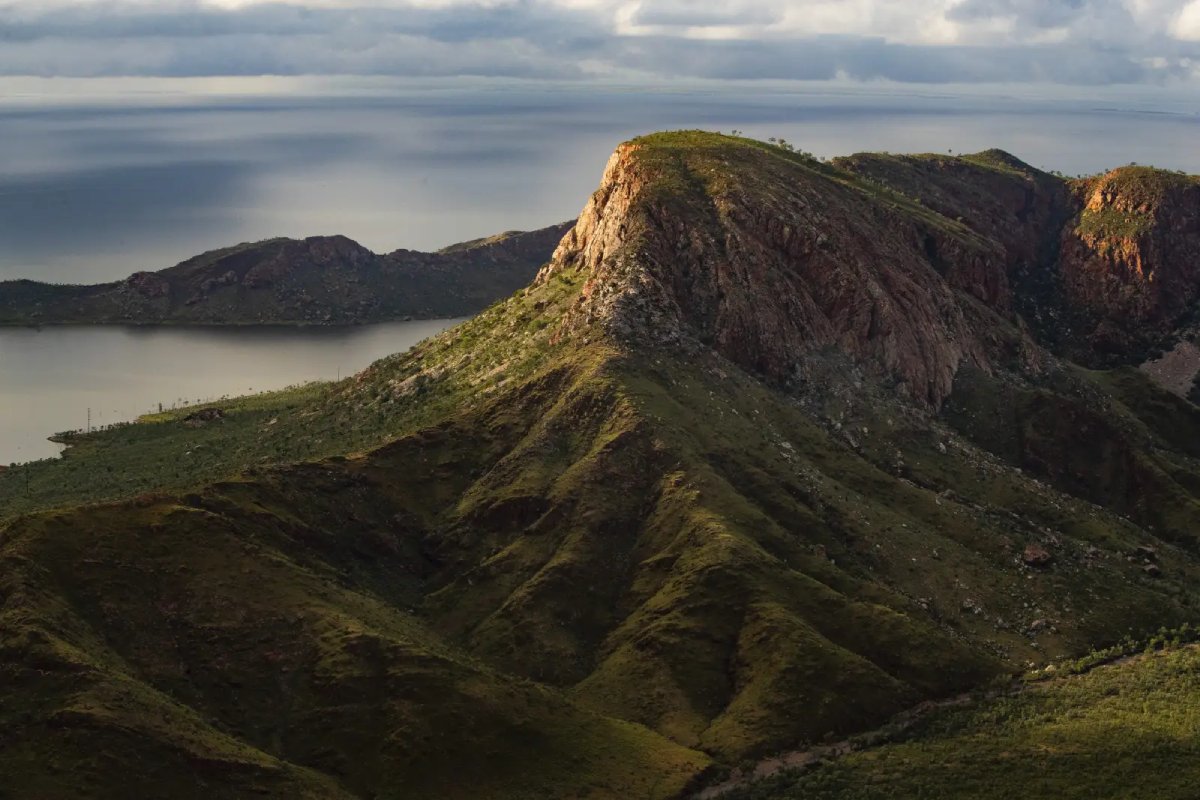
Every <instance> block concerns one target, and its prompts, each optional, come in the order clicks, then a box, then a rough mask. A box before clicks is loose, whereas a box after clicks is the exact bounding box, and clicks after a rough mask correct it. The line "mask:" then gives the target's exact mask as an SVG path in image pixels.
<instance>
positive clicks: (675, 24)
mask: <svg viewBox="0 0 1200 800" xmlns="http://www.w3.org/2000/svg"><path fill="white" fill-rule="evenodd" d="M782 16H783V15H782V14H781V13H780V12H779V10H778V9H774V8H770V7H767V6H764V5H762V4H752V5H743V6H741V7H737V6H730V5H725V6H723V7H721V8H712V7H710V6H705V5H702V4H698V3H687V2H671V3H656V4H654V5H648V4H647V5H642V6H640V7H639V8H638V10H637V12H636V13H635V14H634V15H633V20H632V21H633V22H634V24H636V25H647V26H649V25H653V26H661V27H671V28H685V27H694V28H700V27H714V26H719V25H720V26H725V25H734V26H741V25H769V24H771V23H774V22H778V21H779V20H780V19H782Z"/></svg>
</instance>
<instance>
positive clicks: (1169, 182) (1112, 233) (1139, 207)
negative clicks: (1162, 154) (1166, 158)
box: [1076, 166, 1200, 239]
mask: <svg viewBox="0 0 1200 800" xmlns="http://www.w3.org/2000/svg"><path fill="white" fill-rule="evenodd" d="M1078 185H1079V187H1080V189H1081V190H1082V191H1084V192H1087V193H1089V194H1090V193H1093V192H1099V193H1102V194H1105V195H1108V196H1110V197H1118V198H1120V199H1119V202H1115V203H1105V204H1104V205H1102V206H1100V207H1099V208H1091V207H1088V208H1085V209H1084V210H1083V211H1082V213H1081V214H1080V215H1079V224H1078V226H1077V227H1076V232H1077V233H1078V234H1079V235H1081V236H1090V237H1095V238H1114V239H1135V238H1137V237H1138V236H1141V235H1142V234H1145V233H1147V232H1149V231H1150V230H1152V229H1153V228H1154V220H1155V214H1156V213H1157V212H1158V209H1159V208H1160V207H1161V206H1162V204H1163V203H1164V202H1165V200H1166V198H1167V197H1168V196H1170V194H1171V193H1172V192H1178V191H1180V190H1183V189H1187V188H1189V187H1198V186H1200V177H1197V176H1194V175H1182V174H1179V173H1176V172H1170V171H1168V170H1163V169H1154V168H1152V167H1138V166H1129V167H1122V168H1120V169H1117V170H1113V171H1112V172H1109V173H1107V174H1104V175H1100V176H1097V177H1094V178H1088V179H1084V180H1082V181H1079V182H1078Z"/></svg>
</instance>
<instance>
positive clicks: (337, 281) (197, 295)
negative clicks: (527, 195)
mask: <svg viewBox="0 0 1200 800" xmlns="http://www.w3.org/2000/svg"><path fill="white" fill-rule="evenodd" d="M570 227H571V225H570V223H564V224H562V225H555V226H552V227H549V228H545V229H542V230H539V231H533V232H530V233H524V232H518V231H512V232H509V233H504V234H500V235H498V236H492V237H489V238H487V239H476V240H474V241H470V242H464V243H462V244H458V245H452V246H450V247H447V248H445V249H444V250H439V251H438V252H436V253H420V252H416V251H412V250H397V251H395V252H393V253H388V254H386V255H376V254H375V253H372V252H371V251H370V250H368V249H366V248H365V247H363V246H362V245H360V244H358V243H356V242H354V241H351V240H350V239H347V238H346V237H344V236H318V237H312V238H308V239H304V240H299V241H297V240H295V239H270V240H267V241H263V242H255V243H250V244H240V245H237V246H235V247H228V248H225V249H223V250H214V251H212V252H209V253H205V254H203V255H199V256H196V257H195V258H192V259H189V260H187V261H184V262H183V263H182V264H179V265H177V266H174V267H171V268H169V269H164V270H161V271H159V272H136V273H134V274H133V275H130V276H129V277H128V278H126V279H125V280H123V281H119V282H116V283H104V284H99V285H94V286H62V285H54V284H46V283H37V282H35V281H27V280H21V281H6V282H0V325H41V324H64V323H84V324H109V323H128V324H192V325H263V324H271V325H323V324H325V325H346V324H358V323H366V322H383V321H388V320H397V319H408V318H418V319H429V318H437V317H459V316H467V315H470V314H474V313H475V312H477V311H479V310H480V309H482V308H484V307H485V306H487V305H488V304H490V303H492V302H494V301H496V300H497V299H499V298H501V297H505V296H507V295H509V294H511V293H512V292H514V291H516V290H517V289H519V288H521V287H523V286H525V285H526V284H527V283H528V282H529V280H530V279H531V278H532V277H533V275H534V274H535V273H536V272H537V270H538V268H539V267H541V266H542V265H543V264H544V263H545V262H546V260H547V259H548V258H549V256H550V253H551V252H552V251H553V249H554V246H555V244H556V243H557V242H558V240H559V239H560V238H561V237H562V235H563V234H564V233H565V232H566V231H567V230H568V229H569V228H570Z"/></svg>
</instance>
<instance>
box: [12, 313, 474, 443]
mask: <svg viewBox="0 0 1200 800" xmlns="http://www.w3.org/2000/svg"><path fill="white" fill-rule="evenodd" d="M457 321H458V320H428V321H420V322H393V323H385V324H381V325H367V326H363V327H358V328H322V329H286V328H241V329H236V330H229V329H209V328H124V327H61V328H44V329H42V330H33V329H28V328H0V464H8V463H12V462H21V461H30V460H33V459H38V458H46V457H49V456H53V455H56V454H57V453H58V452H59V450H60V448H59V447H58V446H57V445H54V444H53V443H51V442H48V441H46V438H45V437H46V436H48V435H49V434H51V433H55V432H57V431H63V430H71V429H75V428H82V427H84V426H85V425H86V424H87V419H88V410H89V409H91V420H92V425H94V426H98V425H108V424H110V423H113V422H125V421H128V420H131V419H133V418H135V417H137V416H138V415H139V414H144V413H146V412H148V411H156V410H157V409H158V404H159V403H162V404H163V407H164V408H167V407H170V406H172V405H175V404H180V403H184V402H188V401H195V400H208V399H215V398H218V397H221V396H222V395H239V394H247V393H250V392H258V391H263V390H268V389H280V388H283V387H285V386H289V385H291V384H295V383H302V382H304V381H310V380H317V379H322V378H336V377H337V376H338V375H339V373H340V374H341V375H342V376H346V375H348V374H350V373H352V372H356V371H358V370H360V369H362V368H363V367H366V366H367V365H368V364H370V363H371V362H372V361H374V360H376V359H378V358H381V357H382V356H385V355H388V354H391V353H395V352H398V351H401V350H407V349H408V348H409V347H411V346H412V345H414V344H416V343H417V342H419V341H421V340H422V339H425V338H426V337H429V336H432V335H433V334H435V333H438V332H439V331H442V330H445V329H446V328H447V327H449V326H450V325H452V324H454V323H455V322H457Z"/></svg>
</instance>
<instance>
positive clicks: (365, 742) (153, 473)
mask: <svg viewBox="0 0 1200 800" xmlns="http://www.w3.org/2000/svg"><path fill="white" fill-rule="evenodd" d="M1145 181H1149V182H1151V183H1153V184H1154V185H1157V186H1161V187H1162V193H1161V194H1160V195H1156V197H1158V199H1157V200H1155V201H1153V202H1150V201H1145V202H1142V201H1138V204H1137V205H1136V206H1131V207H1136V208H1138V209H1143V210H1142V211H1138V212H1137V213H1138V214H1141V215H1143V216H1142V217H1139V220H1142V221H1141V222H1139V223H1138V225H1136V226H1132V227H1131V226H1129V225H1117V224H1115V223H1112V224H1109V223H1105V225H1102V226H1099V227H1097V226H1095V225H1094V224H1093V218H1092V216H1091V215H1092V214H1094V213H1096V212H1095V210H1094V209H1092V208H1091V205H1090V203H1091V199H1092V197H1093V195H1094V194H1095V192H1096V191H1100V195H1101V198H1102V200H1101V201H1100V202H1101V203H1102V207H1101V212H1102V213H1104V214H1105V215H1106V216H1105V219H1108V220H1109V221H1110V222H1112V220H1113V219H1115V217H1114V216H1113V215H1112V214H1109V213H1108V212H1107V211H1105V209H1108V208H1110V207H1111V208H1117V209H1124V208H1125V207H1126V205H1125V204H1126V203H1127V198H1128V202H1132V195H1128V194H1127V192H1129V191H1132V190H1131V189H1129V188H1128V187H1132V186H1143V185H1146V184H1145ZM1194 185H1195V179H1191V178H1181V177H1179V176H1173V175H1168V174H1166V173H1157V172H1153V173H1143V172H1142V171H1135V172H1129V171H1128V170H1119V171H1117V172H1116V173H1113V174H1111V175H1109V176H1106V177H1105V178H1102V179H1096V180H1093V181H1084V182H1068V181H1064V180H1060V179H1058V178H1056V177H1054V176H1050V175H1046V174H1044V173H1040V172H1038V171H1036V170H1033V169H1032V168H1030V167H1028V166H1027V165H1024V164H1022V163H1021V162H1019V161H1017V160H1016V159H1014V158H1013V157H1011V156H1008V155H1007V154H1002V153H998V152H990V153H983V154H979V155H977V156H971V157H964V158H948V157H941V156H903V157H900V156H889V155H864V156H855V157H851V158H848V159H845V160H839V161H836V162H834V163H832V164H826V163H821V162H817V161H814V160H812V159H809V158H806V157H804V156H802V155H799V154H796V153H793V152H789V151H787V150H784V149H780V148H778V147H773V146H769V145H766V144H763V143H759V142H754V141H750V140H746V139H739V138H732V137H723V136H718V135H714V134H703V133H698V132H683V133H673V134H658V135H655V136H650V137H644V138H642V139H637V140H634V141H633V142H630V143H627V144H625V145H622V146H621V147H620V148H619V149H618V150H617V152H616V153H615V154H614V156H613V158H612V160H611V161H610V163H609V165H608V168H607V170H606V172H605V175H604V177H603V180H602V183H601V186H600V188H599V189H598V191H597V192H596V193H595V194H594V195H593V197H592V198H591V200H590V202H589V203H588V205H587V207H586V208H585V210H584V212H583V214H582V215H581V216H580V218H579V221H578V222H577V224H576V225H575V226H574V228H573V229H572V230H571V231H570V232H569V233H568V234H567V235H566V236H565V237H564V238H563V239H562V242H561V244H560V245H559V247H558V249H557V251H556V252H555V253H554V255H553V258H552V259H551V260H550V262H549V263H548V264H547V265H546V266H545V268H544V269H542V270H541V271H540V272H539V274H538V275H537V278H536V279H535V280H534V282H533V283H532V284H531V285H530V286H529V287H528V288H527V289H525V290H522V291H519V292H517V293H516V294H514V295H512V296H511V297H510V298H508V299H507V300H505V301H504V302H502V303H499V304H496V305H495V306H493V307H491V308H489V309H487V310H486V311H484V312H483V313H482V314H480V315H479V316H477V317H475V318H474V319H472V320H471V321H469V322H467V323H464V324H463V325H460V326H458V327H457V328H454V329H452V330H450V331H448V332H446V333H445V334H442V335H441V336H439V337H436V338H435V339H432V340H429V341H428V342H425V343H424V344H422V345H420V346H418V347H417V348H416V349H414V350H413V351H411V352H409V353H406V354H400V355H397V356H393V357H391V358H388V359H384V360H382V361H380V362H377V363H376V364H375V365H373V366H372V367H370V368H369V369H367V370H366V371H364V372H363V373H361V374H359V375H357V376H355V377H353V378H350V379H347V380H344V381H341V382H338V383H335V384H327V385H323V386H317V387H309V388H307V389H304V390H297V391H292V392H286V393H281V394H279V395H275V396H266V397H256V398H248V399H245V400H242V401H236V402H233V403H230V404H227V405H226V406H225V407H224V408H222V414H220V415H215V414H210V415H208V416H210V417H212V421H209V422H204V423H203V424H197V423H196V422H195V419H196V417H195V416H194V415H190V416H191V419H190V420H189V419H188V418H187V417H188V416H189V414H187V413H181V414H166V415H162V416H158V417H154V418H149V419H146V420H144V421H142V422H141V423H139V424H138V425H134V426H131V427H129V428H125V429H120V430H117V431H109V432H104V433H99V434H94V435H90V436H79V437H76V438H75V439H74V440H73V445H74V446H73V447H72V448H71V449H69V450H68V451H67V455H66V457H65V458H64V459H62V460H60V461H54V462H38V463H36V464H30V465H23V466H19V467H14V468H12V469H9V470H7V471H5V472H4V473H0V504H2V506H0V507H3V508H5V509H6V516H7V522H6V523H3V527H2V528H0V562H2V563H0V604H2V605H0V674H2V675H3V682H2V683H0V686H3V687H5V688H4V689H0V737H3V738H0V771H2V772H3V774H5V775H6V776H8V781H9V785H10V786H12V787H15V791H16V792H17V793H18V794H22V793H23V794H25V795H35V796H36V795H39V794H40V795H46V796H64V795H67V796H69V795H72V794H79V793H80V792H82V791H83V790H84V789H86V790H87V791H90V792H91V793H93V794H97V795H102V794H105V793H106V792H109V793H111V791H115V788H114V787H121V791H123V792H125V793H132V794H139V795H146V796H159V795H165V794H171V795H178V796H188V795H187V792H189V791H191V792H195V793H199V792H200V791H203V793H204V794H205V796H207V797H240V796H245V795H246V794H248V793H251V792H257V793H260V794H264V795H266V796H277V797H296V796H311V797H332V796H346V797H364V798H365V797H412V796H426V797H448V798H453V797H497V798H526V797H591V798H607V797H612V798H617V797H621V798H628V797H638V798H642V797H644V798H671V797H679V796H686V795H688V794H690V793H694V792H697V791H699V790H700V789H701V788H702V787H704V786H705V785H708V784H711V783H713V782H716V781H719V780H721V778H722V776H724V775H725V774H726V773H727V772H728V770H729V768H730V767H732V766H733V765H736V764H739V763H743V762H746V761H752V760H754V759H757V758H761V757H766V756H769V755H770V754H772V753H776V752H780V751H786V750H793V749H797V748H801V747H804V746H809V745H813V744H816V743H820V742H822V741H827V740H828V741H833V740H836V739H838V738H839V737H841V736H844V735H850V734H853V733H855V732H857V731H862V730H867V729H871V728H874V727H875V726H877V725H879V724H881V723H884V722H886V721H887V720H888V719H889V718H890V717H891V716H892V715H894V714H897V713H899V712H902V711H904V710H906V709H909V708H911V707H913V706H914V705H917V704H920V703H922V702H925V701H929V700H933V699H937V698H944V697H947V696H955V695H958V694H959V693H962V692H969V691H971V690H973V689H978V688H980V687H984V686H989V685H1002V684H1004V683H1005V682H1007V680H1008V679H1009V677H1010V676H1011V675H1013V674H1015V673H1018V672H1020V671H1023V670H1024V669H1026V668H1027V667H1028V666H1029V665H1031V664H1033V665H1043V664H1045V663H1047V662H1049V661H1052V660H1054V659H1057V658H1066V657H1077V656H1080V655H1083V654H1085V653H1087V652H1088V651H1089V650H1090V649H1091V648H1093V647H1099V646H1105V645H1108V644H1111V643H1113V642H1116V641H1118V640H1122V639H1124V638H1125V637H1127V636H1129V635H1133V636H1135V637H1136V636H1141V635H1144V634H1148V633H1150V632H1153V631H1155V630H1158V629H1159V628H1160V627H1161V626H1176V625H1180V624H1182V623H1184V622H1187V621H1189V620H1190V619H1192V618H1193V617H1194V615H1195V609H1196V608H1197V606H1198V604H1200V591H1198V590H1200V541H1198V540H1197V534H1196V532H1197V531H1200V444H1197V443H1198V442H1200V408H1198V407H1197V406H1195V405H1193V404H1192V403H1191V402H1189V401H1188V400H1186V399H1185V398H1183V397H1180V396H1178V395H1177V394H1173V393H1171V392H1169V391H1166V390H1165V389H1163V388H1162V387H1160V386H1159V385H1157V384H1156V383H1155V382H1154V380H1153V379H1152V378H1151V377H1150V376H1148V374H1147V373H1146V372H1143V371H1139V370H1138V369H1136V366H1137V365H1139V364H1140V363H1141V361H1142V360H1143V359H1144V357H1145V355H1146V351H1147V350H1148V349H1153V348H1157V347H1163V348H1166V347H1169V346H1171V345H1173V343H1174V340H1175V339H1177V338H1180V337H1184V336H1186V335H1187V333H1188V326H1189V325H1190V320H1191V316H1190V315H1191V306H1190V305H1189V304H1188V303H1186V302H1185V303H1182V304H1179V303H1177V302H1176V298H1174V297H1173V296H1171V297H1168V296H1166V295H1162V294H1157V293H1156V290H1155V288H1154V287H1153V286H1146V285H1144V284H1145V283H1147V282H1148V283H1153V284H1157V283H1159V282H1162V283H1166V284H1172V285H1174V283H1175V282H1178V283H1179V285H1183V284H1186V282H1187V278H1186V275H1187V274H1188V272H1187V271H1188V270H1191V269H1192V268H1193V267H1194V266H1195V265H1194V264H1192V263H1185V262H1180V261H1177V260H1176V256H1177V255H1182V254H1187V253H1190V252H1191V250H1190V248H1191V247H1192V246H1193V244H1194V241H1195V240H1194V237H1195V235H1196V231H1195V229H1194V227H1192V226H1191V225H1192V223H1191V220H1194V219H1195V217H1194V210H1193V209H1190V207H1188V205H1187V204H1189V203H1192V202H1193V201H1194V198H1195V195H1194V192H1193V189H1192V187H1193V186H1194ZM1101 186H1108V187H1110V188H1108V189H1097V187H1101ZM1105 192H1107V194H1105ZM1104 198H1108V199H1104ZM1147 202H1149V203H1150V205H1146V203H1147ZM1119 213H1120V214H1126V213H1132V212H1126V211H1124V210H1121V211H1120V212H1119ZM1143 217H1146V218H1148V219H1150V220H1151V222H1145V221H1144V219H1143ZM1161 221H1166V222H1161ZM1164 225H1165V226H1166V227H1164ZM1118 250H1119V252H1120V253H1122V254H1124V255H1122V256H1121V257H1120V259H1117V258H1116V257H1115V256H1112V254H1113V253H1115V252H1117V251H1118ZM1135 253H1136V254H1139V256H1138V259H1139V260H1137V263H1139V264H1141V265H1143V266H1142V272H1141V273H1134V272H1130V271H1128V270H1125V269H1124V267H1125V266H1127V265H1129V264H1131V263H1134V257H1133V254H1135ZM1105 265H1107V266H1105ZM1149 274H1153V276H1154V277H1153V280H1152V281H1150V280H1149V279H1148V278H1147V277H1146V276H1147V275H1149ZM1088 276H1091V278H1092V280H1094V281H1095V282H1096V284H1097V285H1095V286H1092V285H1091V284H1090V283H1089V282H1088ZM1115 284H1124V285H1126V286H1130V287H1133V288H1131V289H1129V290H1128V291H1115V290H1113V289H1112V286H1113V285H1115ZM1131 307H1136V308H1139V309H1143V310H1144V311H1143V312H1142V313H1145V314H1146V315H1147V316H1146V317H1145V318H1144V319H1146V320H1151V319H1152V320H1153V321H1154V322H1153V325H1150V324H1139V325H1138V326H1131V327H1136V330H1137V334H1138V337H1137V339H1136V340H1133V339H1131V340H1129V341H1118V342H1117V345H1118V346H1114V345H1113V338H1112V336H1111V335H1110V332H1111V331H1113V330H1116V329H1118V328H1119V327H1120V326H1122V325H1126V326H1128V325H1129V322H1128V320H1127V315H1128V314H1129V313H1130V311H1129V309H1130V308H1131ZM99 501H103V503H104V504H101V505H96V503H97V502H99ZM1064 735H1066V736H1068V737H1070V736H1074V737H1075V738H1073V739H1070V738H1068V739H1067V740H1065V742H1063V743H1057V744H1056V745H1055V746H1057V747H1065V748H1070V747H1078V748H1093V749H1095V748H1100V749H1101V750H1102V749H1103V748H1119V747H1120V746H1121V741H1122V740H1121V739H1120V737H1117V736H1109V737H1107V738H1106V737H1100V736H1096V735H1094V732H1092V731H1091V730H1090V729H1085V728H1083V727H1079V728H1077V729H1075V730H1074V731H1067V732H1065V733H1064ZM1164 757H1165V758H1166V757H1169V758H1171V759H1173V760H1171V762H1170V764H1169V768H1170V769H1172V770H1175V771H1177V772H1183V771H1187V774H1191V775H1193V776H1195V769H1196V768H1195V765H1194V763H1192V761H1191V760H1188V759H1187V758H1183V757H1178V753H1177V751H1174V750H1172V751H1170V753H1169V754H1168V756H1164ZM131 765H136V767H132V766H131ZM1142 766H1143V767H1144V768H1146V769H1152V770H1156V771H1159V772H1161V771H1163V770H1164V769H1165V768H1166V767H1167V765H1164V764H1163V763H1159V762H1154V763H1147V764H1144V765H1142ZM1137 768H1138V765H1136V764H1135V765H1132V766H1131V767H1130V769H1131V772H1130V774H1129V776H1128V778H1129V780H1131V781H1136V780H1137ZM867 777H868V778H869V777H870V775H869V774H868V775H867ZM1155 785H1159V786H1161V785H1163V784H1162V783H1161V782H1160V783H1158V784H1155ZM1173 785H1182V784H1179V783H1178V782H1176V784H1173ZM1188 785H1193V784H1188ZM197 787H203V788H202V789H200V788H197ZM1026 788H1027V789H1029V787H1026ZM85 793H86V792H85ZM822 796H824V795H822ZM846 796H857V795H846ZM1025 796H1029V797H1039V796H1045V797H1051V796H1056V795H1054V794H1052V793H1048V794H1042V795H1039V794H1038V793H1037V791H1036V787H1033V789H1029V790H1028V791H1027V792H1026V794H1025ZM1162 796H1179V797H1184V796H1186V795H1182V794H1179V795H1172V794H1170V793H1166V794H1163V795H1162Z"/></svg>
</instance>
